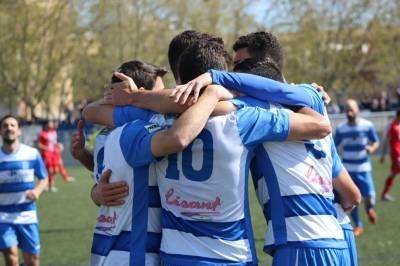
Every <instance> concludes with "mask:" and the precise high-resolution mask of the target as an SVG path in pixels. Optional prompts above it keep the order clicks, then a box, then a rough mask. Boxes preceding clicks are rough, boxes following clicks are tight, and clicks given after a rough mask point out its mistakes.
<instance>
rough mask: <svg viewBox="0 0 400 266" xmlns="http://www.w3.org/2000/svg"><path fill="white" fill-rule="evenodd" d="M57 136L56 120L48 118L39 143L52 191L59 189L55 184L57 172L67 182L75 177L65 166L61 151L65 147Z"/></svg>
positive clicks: (40, 134)
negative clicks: (69, 173) (70, 174)
mask: <svg viewBox="0 0 400 266" xmlns="http://www.w3.org/2000/svg"><path fill="white" fill-rule="evenodd" d="M57 138H58V137H57V125H56V122H55V121H53V120H47V121H46V122H45V124H44V125H43V130H42V131H41V132H40V133H39V137H38V142H37V144H38V148H39V150H40V153H41V155H42V158H43V161H44V163H45V165H46V169H47V171H48V173H49V188H48V190H49V191H51V192H57V191H58V190H57V188H56V187H55V186H54V183H55V180H54V178H55V174H56V173H57V172H59V173H60V175H61V177H62V178H63V180H64V181H65V182H71V181H74V178H73V177H71V176H69V175H68V173H67V170H66V169H65V167H64V164H63V161H62V157H61V152H62V150H63V149H64V147H63V145H62V143H59V142H58V139H57Z"/></svg>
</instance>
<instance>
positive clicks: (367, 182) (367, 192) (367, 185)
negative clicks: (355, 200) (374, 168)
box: [349, 172, 375, 198]
mask: <svg viewBox="0 0 400 266" xmlns="http://www.w3.org/2000/svg"><path fill="white" fill-rule="evenodd" d="M349 174H350V176H351V179H353V181H354V183H355V184H356V186H357V187H358V189H359V190H360V192H361V195H362V196H363V198H370V197H375V186H374V180H372V173H371V172H360V173H356V172H349Z"/></svg>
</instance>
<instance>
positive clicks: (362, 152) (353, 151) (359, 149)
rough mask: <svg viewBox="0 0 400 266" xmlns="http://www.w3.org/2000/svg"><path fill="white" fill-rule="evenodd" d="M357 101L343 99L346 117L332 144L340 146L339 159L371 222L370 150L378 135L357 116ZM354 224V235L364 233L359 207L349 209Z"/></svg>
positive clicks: (374, 219) (375, 145) (373, 216)
mask: <svg viewBox="0 0 400 266" xmlns="http://www.w3.org/2000/svg"><path fill="white" fill-rule="evenodd" d="M359 112H360V110H359V108H358V104H357V102H356V101H355V100H353V99H348V100H347V102H346V116H347V121H346V122H343V123H341V124H339V125H338V126H337V128H336V132H335V137H334V138H335V144H336V145H337V146H338V147H340V148H341V149H342V156H341V157H342V160H343V164H344V166H345V167H346V169H347V171H348V172H349V173H350V176H351V177H352V179H353V181H354V183H355V184H356V185H357V187H358V188H359V189H360V191H361V195H362V196H363V199H364V205H365V211H366V213H367V215H368V219H369V221H370V222H371V223H372V224H376V223H377V219H378V217H377V214H376V212H375V209H374V206H375V186H374V181H373V178H372V165H371V160H370V154H372V153H374V152H375V151H376V150H377V149H378V147H379V139H378V135H377V133H376V130H375V127H374V125H373V124H372V123H371V122H370V121H368V120H366V119H363V118H361V117H359ZM351 217H352V219H353V222H354V224H355V226H356V227H355V228H354V235H356V236H358V235H360V234H362V233H363V231H364V229H363V225H362V222H361V219H360V217H359V214H358V207H356V208H355V209H354V210H353V211H352V212H351Z"/></svg>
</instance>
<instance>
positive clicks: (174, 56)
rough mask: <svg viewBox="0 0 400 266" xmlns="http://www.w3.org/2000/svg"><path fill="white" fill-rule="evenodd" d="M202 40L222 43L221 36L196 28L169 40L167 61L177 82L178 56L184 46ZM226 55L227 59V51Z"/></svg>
mask: <svg viewBox="0 0 400 266" xmlns="http://www.w3.org/2000/svg"><path fill="white" fill-rule="evenodd" d="M202 40H205V41H215V42H217V43H220V44H221V45H224V41H223V40H222V38H220V37H217V36H214V35H211V34H209V33H204V32H199V31H196V30H185V31H183V32H181V33H179V34H178V35H176V36H175V37H174V38H173V39H172V40H171V42H170V44H169V47H168V62H169V66H170V68H171V71H172V74H173V75H174V78H175V81H176V83H177V84H180V83H181V82H180V79H179V69H178V65H179V57H180V56H181V54H182V53H183V52H184V51H185V50H186V48H188V47H190V46H191V45H192V44H194V43H197V42H199V41H202ZM226 57H227V59H228V58H229V57H230V56H229V54H228V53H226Z"/></svg>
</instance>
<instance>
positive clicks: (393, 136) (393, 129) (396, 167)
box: [380, 110, 400, 201]
mask: <svg viewBox="0 0 400 266" xmlns="http://www.w3.org/2000/svg"><path fill="white" fill-rule="evenodd" d="M388 146H390V159H391V160H392V165H391V168H390V174H389V176H388V177H387V178H386V181H385V186H384V188H383V191H382V194H381V199H382V200H385V201H394V197H392V196H390V195H389V194H388V193H389V190H390V189H391V188H392V186H393V184H394V178H395V176H396V175H397V174H398V173H400V110H397V112H396V117H395V118H394V119H393V120H392V122H391V123H390V126H389V129H388V131H387V133H386V139H385V142H384V145H383V149H382V156H381V160H380V161H381V163H383V162H384V161H385V154H386V151H387V147H388Z"/></svg>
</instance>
